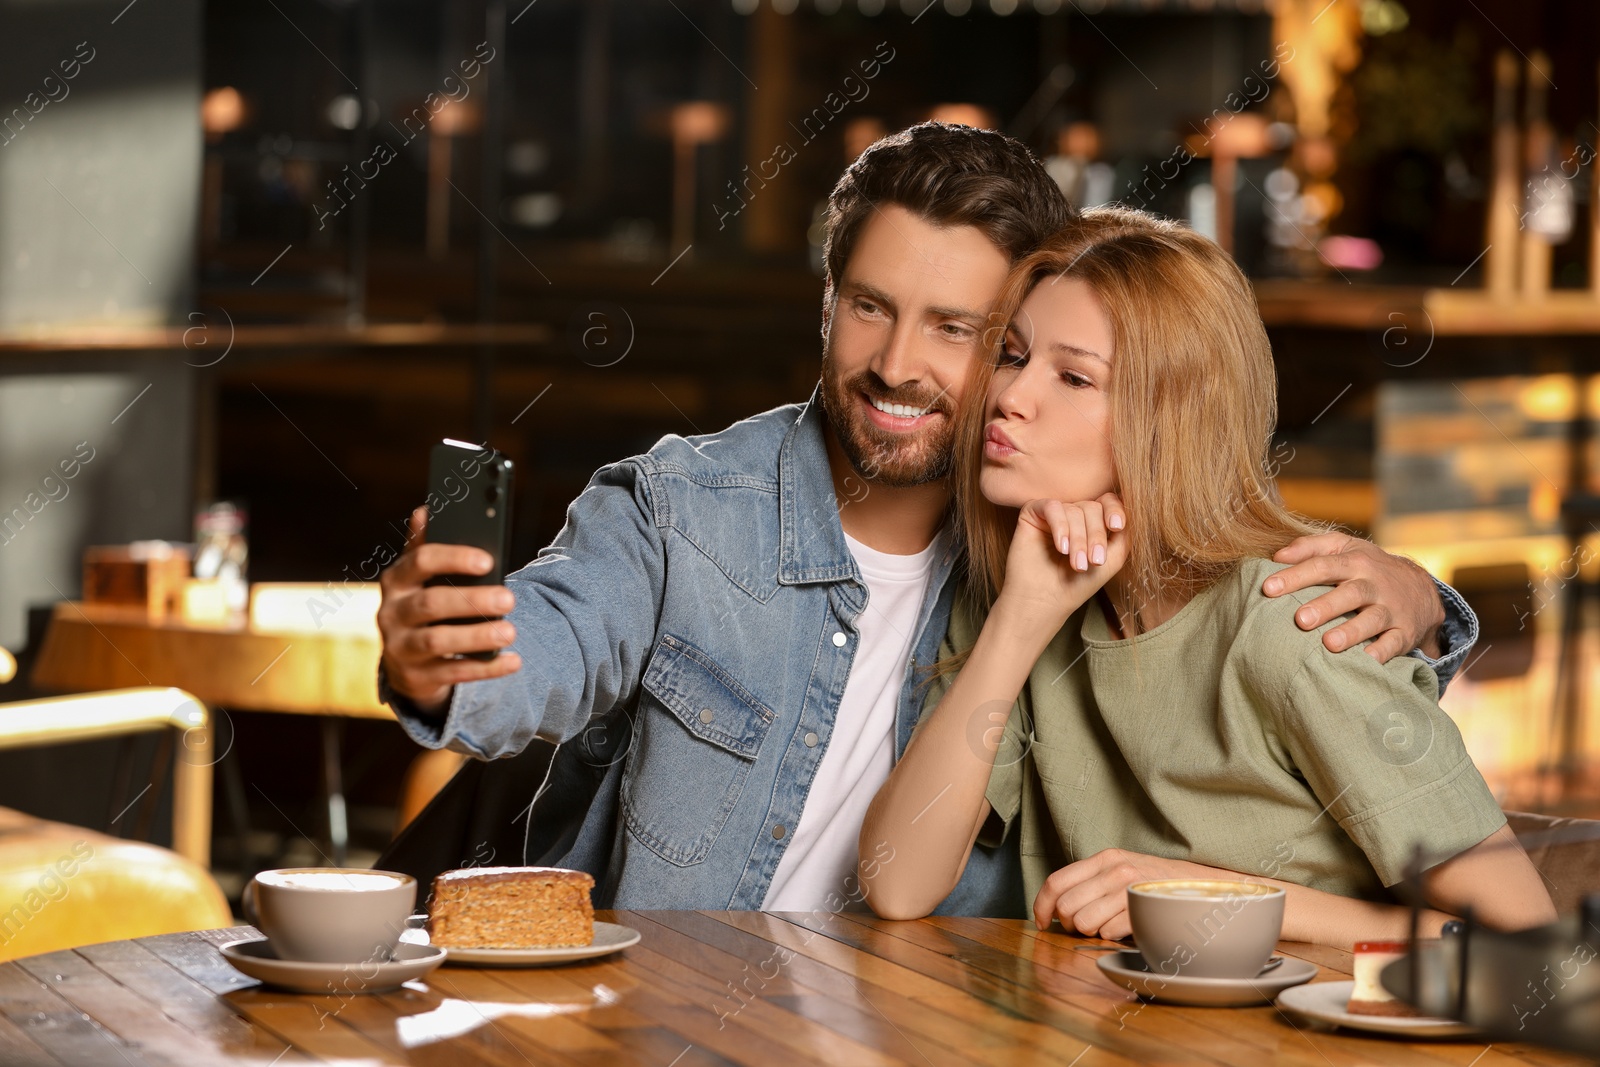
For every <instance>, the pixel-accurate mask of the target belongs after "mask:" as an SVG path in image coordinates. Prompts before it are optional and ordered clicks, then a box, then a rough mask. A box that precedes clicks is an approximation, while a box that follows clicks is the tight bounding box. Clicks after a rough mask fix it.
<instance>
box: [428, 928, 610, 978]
mask: <svg viewBox="0 0 1600 1067" xmlns="http://www.w3.org/2000/svg"><path fill="white" fill-rule="evenodd" d="M638 943H639V931H637V930H635V929H633V928H632V927H630V926H619V925H617V924H616V923H603V922H599V921H598V920H597V921H596V922H595V924H594V940H593V941H592V942H590V943H589V944H587V945H572V946H568V947H566V948H456V947H454V946H449V947H447V948H444V949H443V951H444V952H447V953H449V954H450V963H452V964H464V965H466V966H469V967H546V966H549V965H550V964H552V963H571V962H572V961H574V960H587V959H592V958H593V957H595V956H609V955H610V954H611V953H613V952H618V951H621V950H622V949H625V948H627V947H628V946H629V945H636V944H638Z"/></svg>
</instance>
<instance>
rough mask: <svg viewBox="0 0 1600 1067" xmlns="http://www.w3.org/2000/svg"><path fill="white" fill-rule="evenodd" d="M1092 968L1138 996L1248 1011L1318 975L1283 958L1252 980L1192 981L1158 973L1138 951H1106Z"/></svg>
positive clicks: (1313, 966) (1310, 966)
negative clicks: (1097, 969) (1095, 967)
mask: <svg viewBox="0 0 1600 1067" xmlns="http://www.w3.org/2000/svg"><path fill="white" fill-rule="evenodd" d="M1095 965H1096V966H1097V967H1099V968H1100V970H1101V971H1102V972H1103V973H1104V974H1105V976H1106V977H1107V978H1109V979H1111V980H1112V981H1113V982H1115V983H1117V984H1118V985H1119V986H1122V988H1124V989H1131V990H1132V991H1133V992H1135V993H1137V994H1139V995H1140V996H1141V997H1148V998H1150V999H1151V1000H1159V1001H1162V1002H1164V1003H1167V1004H1184V1005H1187V1006H1188V1007H1191V1008H1247V1007H1250V1006H1252V1005H1255V1004H1268V1003H1271V1001H1272V998H1273V997H1275V996H1277V995H1278V994H1279V993H1281V992H1283V991H1284V990H1285V989H1287V988H1289V987H1290V986H1294V985H1299V984H1300V983H1302V982H1309V981H1311V979H1313V978H1315V977H1316V976H1317V966H1316V964H1314V963H1307V962H1306V961H1305V960H1296V959H1290V958H1289V957H1287V956H1285V957H1284V958H1283V962H1282V963H1281V964H1277V965H1276V966H1274V965H1271V964H1269V965H1268V966H1267V968H1266V969H1264V970H1263V971H1262V972H1261V973H1260V974H1258V975H1256V976H1255V977H1254V978H1192V977H1188V976H1185V975H1181V974H1178V975H1168V974H1160V973H1157V972H1155V971H1152V970H1151V969H1150V964H1148V963H1147V962H1145V958H1144V957H1143V956H1142V955H1140V954H1139V950H1138V949H1122V950H1120V951H1117V952H1108V953H1106V954H1105V955H1104V956H1101V957H1100V958H1099V959H1098V960H1096V961H1095Z"/></svg>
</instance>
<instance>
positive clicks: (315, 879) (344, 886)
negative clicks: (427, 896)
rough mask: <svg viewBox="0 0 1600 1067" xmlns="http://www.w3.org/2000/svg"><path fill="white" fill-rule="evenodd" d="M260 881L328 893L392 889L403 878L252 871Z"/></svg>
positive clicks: (367, 873)
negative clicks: (255, 872) (256, 873)
mask: <svg viewBox="0 0 1600 1067" xmlns="http://www.w3.org/2000/svg"><path fill="white" fill-rule="evenodd" d="M256 879H257V880H258V881H260V882H261V883H262V884H263V885H270V886H274V887H280V888H283V889H314V890H320V891H323V892H331V893H373V892H378V891H380V890H384V889H394V888H396V887H398V886H401V885H404V884H405V879H403V878H397V877H395V876H394V875H392V874H378V873H374V872H372V871H263V872H262V873H260V874H258V875H256Z"/></svg>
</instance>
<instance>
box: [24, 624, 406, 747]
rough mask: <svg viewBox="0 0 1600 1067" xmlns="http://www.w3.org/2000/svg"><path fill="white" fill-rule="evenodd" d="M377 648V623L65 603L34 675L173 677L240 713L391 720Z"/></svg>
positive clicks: (96, 685)
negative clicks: (282, 621) (156, 612)
mask: <svg viewBox="0 0 1600 1067" xmlns="http://www.w3.org/2000/svg"><path fill="white" fill-rule="evenodd" d="M381 653H382V645H381V643H380V641H379V639H378V635H377V632H376V630H374V631H373V632H372V633H370V634H367V633H344V632H338V631H335V630H333V629H332V628H329V629H328V630H325V631H318V632H302V633H271V632H258V631H256V630H253V629H251V628H250V627H249V626H248V625H246V624H245V623H243V622H242V621H241V622H235V623H232V624H229V625H220V626H213V625H191V624H186V623H184V622H182V621H180V620H177V619H157V620H152V619H150V618H148V617H147V616H146V615H145V614H144V613H143V612H141V611H131V612H130V611H127V610H120V611H119V610H114V609H107V608H96V607H92V606H86V605H83V604H77V603H73V602H63V603H60V604H57V605H56V606H55V610H54V612H53V613H52V614H51V616H50V625H49V628H48V629H47V630H46V631H45V636H44V641H43V642H41V645H40V649H39V657H38V659H37V660H36V661H35V662H34V667H33V675H32V680H33V684H34V685H35V686H37V687H38V688H40V689H44V690H48V691H54V692H63V693H87V692H94V691H96V690H100V689H126V688H129V687H132V686H139V685H174V686H177V687H178V688H179V689H184V690H187V691H188V692H190V693H193V694H194V695H195V696H197V697H199V698H200V699H201V700H202V701H204V702H205V703H207V704H211V705H215V706H219V707H225V708H230V709H235V710H241V711H280V712H292V713H300V714H307V715H339V716H347V717H350V718H362V719H393V718H394V713H393V712H392V711H390V710H389V707H388V705H386V704H382V703H379V701H378V657H379V656H380V655H381Z"/></svg>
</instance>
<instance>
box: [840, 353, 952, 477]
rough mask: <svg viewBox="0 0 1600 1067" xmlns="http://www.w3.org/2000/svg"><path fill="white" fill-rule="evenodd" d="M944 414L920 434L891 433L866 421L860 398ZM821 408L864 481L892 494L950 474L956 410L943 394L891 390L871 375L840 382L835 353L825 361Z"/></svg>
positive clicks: (859, 375)
mask: <svg viewBox="0 0 1600 1067" xmlns="http://www.w3.org/2000/svg"><path fill="white" fill-rule="evenodd" d="M862 393H865V394H866V395H867V396H870V397H872V398H874V399H876V400H879V401H882V402H883V403H886V404H904V405H906V406H907V407H913V408H927V409H928V410H930V411H938V412H941V413H942V414H941V416H940V417H939V418H938V419H936V420H934V423H933V425H932V426H930V427H928V428H927V429H924V430H922V431H921V432H919V433H916V434H908V433H891V432H888V431H886V430H882V429H879V428H878V427H877V426H875V425H873V424H872V423H871V422H870V421H868V418H867V416H866V415H865V414H864V413H863V412H862V411H861V405H860V403H859V401H858V397H859V396H860V395H861V394H862ZM822 406H823V410H824V411H826V412H827V414H828V421H829V423H831V424H832V426H833V431H834V435H835V437H836V438H837V439H838V441H839V445H840V447H842V448H843V449H844V454H845V458H847V459H848V460H849V461H850V465H851V466H852V467H854V468H855V469H856V472H857V473H859V474H860V475H861V476H862V477H863V478H865V479H867V481H869V482H873V483H875V484H878V485H883V486H888V487H889V488H891V489H909V488H911V487H912V486H916V485H926V484H927V483H929V482H935V481H938V480H939V479H940V478H943V477H945V476H946V475H947V474H949V473H950V468H951V466H952V462H953V460H954V445H955V436H956V426H955V421H956V420H955V411H954V407H955V405H954V404H952V403H951V402H950V398H949V396H948V395H947V394H944V393H930V392H927V391H925V390H908V389H899V390H895V389H891V388H889V386H887V385H886V384H884V381H883V379H882V378H879V377H878V376H877V375H876V374H874V373H873V372H872V371H870V370H869V371H863V372H862V373H860V374H858V375H856V376H855V377H853V378H851V379H850V380H849V381H847V382H846V381H841V380H840V379H839V374H838V370H837V367H836V365H835V363H834V361H833V355H832V353H831V352H824V354H823V357H822Z"/></svg>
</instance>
